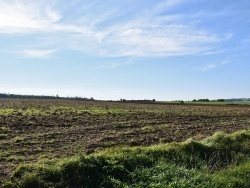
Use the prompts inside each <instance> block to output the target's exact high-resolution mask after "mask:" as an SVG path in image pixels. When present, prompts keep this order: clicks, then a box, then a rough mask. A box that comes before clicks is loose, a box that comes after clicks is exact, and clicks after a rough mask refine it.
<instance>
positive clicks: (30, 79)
mask: <svg viewBox="0 0 250 188" xmlns="http://www.w3.org/2000/svg"><path fill="white" fill-rule="evenodd" d="M249 10H250V1H249V0H241V1H235V0H212V1H211V0H210V1H209V0H185V1H184V0H154V1H152V0H126V1H125V0H105V1H103V0H72V1H67V0H50V1H47V0H36V1H33V0H0V57H1V58H0V93H16V94H35V95H56V94H58V95H59V96H81V97H94V98H95V99H103V100H110V99H112V100H118V99H120V98H125V99H156V100H192V99H199V98H209V99H218V98H240V97H250V87H249V83H250V74H249V70H250V63H249V60H250V11H249Z"/></svg>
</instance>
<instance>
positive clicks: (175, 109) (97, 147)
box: [0, 99, 250, 181]
mask: <svg viewBox="0 0 250 188" xmlns="http://www.w3.org/2000/svg"><path fill="white" fill-rule="evenodd" d="M249 128H250V106H241V105H232V106H231V105H214V106H213V105H209V106H206V105H192V104H190V105H186V104H184V105H182V104H175V105H171V104H158V103H155V104H154V103H148V104H143V103H128V102H103V101H74V100H36V99H0V166H1V169H0V181H6V180H8V179H10V177H11V175H12V174H13V172H14V171H15V169H16V168H17V167H18V166H19V165H21V164H28V163H36V162H38V161H42V160H48V159H51V160H59V159H62V158H65V157H71V156H75V155H77V154H79V153H85V154H87V155H89V154H91V153H94V152H97V151H101V150H103V149H105V148H111V147H118V146H119V147H120V146H129V147H130V146H151V145H157V144H164V143H171V142H183V141H185V140H187V139H188V138H193V139H194V140H201V139H204V138H206V137H208V136H211V135H213V134H214V133H215V132H218V131H223V132H225V133H233V132H235V131H238V130H246V129H249Z"/></svg>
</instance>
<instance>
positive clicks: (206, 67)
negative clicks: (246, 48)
mask: <svg viewBox="0 0 250 188" xmlns="http://www.w3.org/2000/svg"><path fill="white" fill-rule="evenodd" d="M227 63H228V61H221V62H219V63H210V64H207V65H205V66H204V67H203V68H201V70H202V71H207V70H211V69H215V68H217V67H220V66H223V65H225V64H227Z"/></svg>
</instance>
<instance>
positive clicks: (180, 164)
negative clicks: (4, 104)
mask: <svg viewBox="0 0 250 188" xmlns="http://www.w3.org/2000/svg"><path fill="white" fill-rule="evenodd" d="M249 159H250V131H240V132H237V133H234V134H231V135H227V134H224V133H217V134H215V135H214V136H212V137H209V138H207V139H205V140H203V141H200V142H197V141H194V140H191V139H189V140H187V141H186V142H183V143H171V144H165V145H156V146H151V147H133V148H131V147H124V148H113V149H107V150H105V151H102V152H100V153H97V154H91V155H88V156H87V155H84V154H79V155H78V156H76V157H74V158H70V159H64V160H62V161H60V162H57V163H52V164H46V163H40V164H36V165H22V166H20V167H18V168H17V169H16V171H15V172H14V174H13V176H12V179H11V182H6V183H5V187H11V188H29V187H37V188H46V187H56V188H65V187H68V188H81V187H88V188H92V187H93V188H95V187H110V188H112V187H118V188H119V187H121V188H122V187H138V188H139V187H152V188H153V187H154V188H156V187H159V188H160V187H170V188H177V187H180V188H190V187H207V188H210V187H250V175H249V174H250V160H249ZM228 177H229V178H228Z"/></svg>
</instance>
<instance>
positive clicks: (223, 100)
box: [217, 99, 225, 102]
mask: <svg viewBox="0 0 250 188" xmlns="http://www.w3.org/2000/svg"><path fill="white" fill-rule="evenodd" d="M217 101H218V102H225V99H218V100H217Z"/></svg>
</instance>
